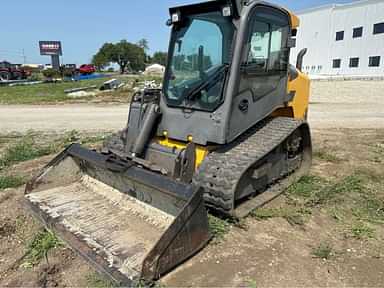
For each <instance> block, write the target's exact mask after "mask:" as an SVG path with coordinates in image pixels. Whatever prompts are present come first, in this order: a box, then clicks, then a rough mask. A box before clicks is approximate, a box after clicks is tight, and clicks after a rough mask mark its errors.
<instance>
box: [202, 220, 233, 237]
mask: <svg viewBox="0 0 384 288" xmlns="http://www.w3.org/2000/svg"><path fill="white" fill-rule="evenodd" d="M208 222H209V229H210V231H211V233H212V236H213V238H214V239H215V240H218V241H220V240H222V239H223V238H224V236H225V235H226V234H227V233H228V232H229V229H230V227H231V225H230V224H229V222H228V221H226V220H222V219H220V218H217V217H215V216H212V215H209V216H208Z"/></svg>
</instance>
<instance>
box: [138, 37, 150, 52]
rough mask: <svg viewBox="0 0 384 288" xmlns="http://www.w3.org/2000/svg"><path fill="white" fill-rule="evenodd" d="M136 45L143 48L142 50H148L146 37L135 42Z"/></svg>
mask: <svg viewBox="0 0 384 288" xmlns="http://www.w3.org/2000/svg"><path fill="white" fill-rule="evenodd" d="M137 46H139V47H140V48H143V49H144V52H147V51H148V50H149V42H148V40H147V39H145V38H143V39H141V40H139V41H138V42H137Z"/></svg>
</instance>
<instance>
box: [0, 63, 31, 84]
mask: <svg viewBox="0 0 384 288" xmlns="http://www.w3.org/2000/svg"><path fill="white" fill-rule="evenodd" d="M30 75H31V72H30V71H28V70H25V69H24V68H21V67H20V66H18V65H12V64H11V63H9V62H6V61H3V62H0V78H1V79H2V80H5V81H6V80H23V79H27V78H28V77H29V76H30Z"/></svg>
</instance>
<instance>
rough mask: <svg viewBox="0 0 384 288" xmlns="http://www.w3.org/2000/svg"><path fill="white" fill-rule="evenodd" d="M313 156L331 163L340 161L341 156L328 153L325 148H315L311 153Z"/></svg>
mask: <svg viewBox="0 0 384 288" xmlns="http://www.w3.org/2000/svg"><path fill="white" fill-rule="evenodd" d="M313 156H314V157H315V158H318V159H320V160H323V161H327V162H331V163H340V162H341V158H339V157H337V156H336V155H334V154H332V153H330V152H329V151H325V150H317V151H315V152H314V153H313Z"/></svg>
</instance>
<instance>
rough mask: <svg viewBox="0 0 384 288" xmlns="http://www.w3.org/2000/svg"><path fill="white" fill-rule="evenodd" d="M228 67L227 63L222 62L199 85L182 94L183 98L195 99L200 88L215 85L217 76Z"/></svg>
mask: <svg viewBox="0 0 384 288" xmlns="http://www.w3.org/2000/svg"><path fill="white" fill-rule="evenodd" d="M228 68H229V65H228V64H223V65H221V66H220V67H218V68H217V70H216V71H215V72H214V73H212V75H210V76H208V77H207V79H205V80H204V82H203V83H201V84H200V85H198V86H197V87H195V88H194V89H192V90H189V91H188V94H187V95H185V96H184V99H187V100H189V101H193V100H194V99H195V97H196V95H198V93H200V92H201V91H202V90H204V89H206V88H208V87H210V86H211V85H212V86H213V85H215V84H216V83H217V81H218V80H217V78H218V76H221V75H222V73H226V72H227V70H228Z"/></svg>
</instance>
